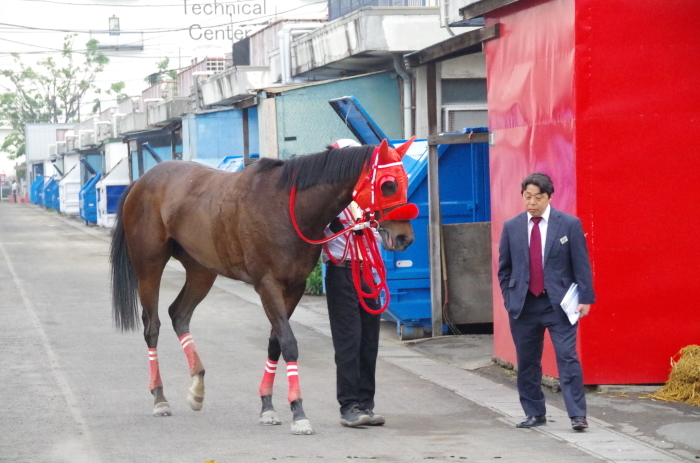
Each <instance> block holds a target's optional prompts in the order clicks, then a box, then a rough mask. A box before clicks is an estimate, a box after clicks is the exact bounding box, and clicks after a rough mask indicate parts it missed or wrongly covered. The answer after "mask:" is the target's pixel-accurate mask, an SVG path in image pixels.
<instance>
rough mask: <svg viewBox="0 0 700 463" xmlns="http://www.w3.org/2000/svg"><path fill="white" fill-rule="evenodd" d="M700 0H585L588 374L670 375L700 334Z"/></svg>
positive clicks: (582, 97) (582, 172) (581, 99)
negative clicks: (591, 274) (674, 360)
mask: <svg viewBox="0 0 700 463" xmlns="http://www.w3.org/2000/svg"><path fill="white" fill-rule="evenodd" d="M698 18H700V3H698V2H688V1H683V0H675V1H665V2H659V1H655V0H639V1H635V3H634V8H630V6H629V3H628V2H626V1H623V0H605V1H603V0H585V1H582V0H579V1H577V21H576V24H577V25H576V42H577V45H576V47H577V56H576V74H575V75H576V79H575V86H576V92H577V111H576V113H577V116H576V151H577V163H576V170H577V177H578V201H577V204H578V211H579V215H580V216H581V218H582V220H584V223H586V224H587V228H588V229H589V230H591V232H592V233H591V240H592V243H591V247H592V248H593V256H592V257H593V265H594V271H595V286H596V292H597V297H598V301H599V303H598V304H596V305H595V306H594V309H595V314H594V315H593V316H591V317H590V318H589V319H588V320H585V322H584V323H583V324H582V325H583V327H582V328H583V329H582V335H581V354H582V357H583V360H584V362H583V364H584V373H585V376H586V382H589V383H597V384H621V383H660V382H664V381H666V379H667V378H668V373H669V369H670V365H669V359H670V357H671V356H672V355H673V354H675V353H676V352H677V351H678V350H679V349H680V348H681V347H684V346H686V345H689V344H698V343H700V316H698V313H699V310H698V305H697V304H695V303H694V302H693V301H694V299H695V295H696V293H697V292H698V289H700V284H699V283H700V273H698V272H697V271H696V270H695V267H696V266H697V264H698V262H700V241H698V239H697V237H696V230H698V229H700V215H699V214H695V211H694V209H695V208H694V204H695V202H697V201H698V200H700V178H699V176H698V172H700V156H698V147H699V146H700V85H698V82H699V81H700V79H699V78H698V75H699V74H698V73H699V72H700V41H699V40H698V38H697V31H698V27H697V19H698Z"/></svg>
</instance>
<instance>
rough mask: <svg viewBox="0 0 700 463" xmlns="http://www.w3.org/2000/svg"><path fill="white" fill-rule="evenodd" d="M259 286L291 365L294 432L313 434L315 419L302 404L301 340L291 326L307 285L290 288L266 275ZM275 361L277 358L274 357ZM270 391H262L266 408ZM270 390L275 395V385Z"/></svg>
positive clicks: (290, 400) (285, 358)
mask: <svg viewBox="0 0 700 463" xmlns="http://www.w3.org/2000/svg"><path fill="white" fill-rule="evenodd" d="M256 289H257V291H258V294H260V299H261V301H262V303H263V307H264V308H265V313H266V314H267V317H268V319H269V320H270V323H271V324H272V331H273V334H274V335H275V337H276V338H277V340H278V341H279V347H280V350H281V354H282V357H283V358H284V361H285V362H286V364H287V380H288V382H289V394H288V395H287V400H288V401H289V404H290V406H291V409H292V414H293V417H292V426H291V429H292V434H313V433H314V430H313V428H312V427H311V422H310V421H309V420H308V418H306V415H305V414H304V407H303V406H302V397H301V388H300V387H299V370H298V367H297V359H298V357H299V350H298V348H297V340H296V338H295V337H294V333H293V332H292V327H291V326H290V325H289V317H290V315H291V313H292V312H293V310H294V307H296V303H297V302H298V301H299V298H301V294H303V288H301V290H300V291H299V290H298V288H294V289H293V291H290V290H289V289H286V288H284V287H283V285H282V284H280V283H279V282H277V281H276V280H274V279H272V278H266V279H263V281H262V282H261V284H260V285H257V286H256ZM273 353H274V352H273ZM278 356H279V354H278ZM271 360H274V357H273V358H272V359H271ZM266 373H267V372H266ZM263 381H264V378H263ZM267 391H268V390H265V391H261V396H262V397H263V411H264V408H265V401H266V399H265V396H264V395H262V393H263V392H267ZM269 392H270V394H265V395H270V396H271V393H272V387H271V385H270V388H269ZM269 400H270V404H269V405H270V407H272V401H271V397H270V398H269ZM272 410H274V408H272Z"/></svg>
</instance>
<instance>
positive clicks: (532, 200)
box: [523, 185, 552, 217]
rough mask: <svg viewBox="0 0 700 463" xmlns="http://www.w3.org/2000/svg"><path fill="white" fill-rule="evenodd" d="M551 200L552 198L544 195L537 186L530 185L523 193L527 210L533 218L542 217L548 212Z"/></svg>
mask: <svg viewBox="0 0 700 463" xmlns="http://www.w3.org/2000/svg"><path fill="white" fill-rule="evenodd" d="M551 200H552V197H551V196H549V195H548V194H547V193H542V192H541V191H540V187H538V186H535V185H528V186H527V188H525V191H524V192H523V204H525V210H526V211H528V212H529V213H530V215H532V216H533V217H542V214H544V211H545V210H547V206H549V202H550V201H551Z"/></svg>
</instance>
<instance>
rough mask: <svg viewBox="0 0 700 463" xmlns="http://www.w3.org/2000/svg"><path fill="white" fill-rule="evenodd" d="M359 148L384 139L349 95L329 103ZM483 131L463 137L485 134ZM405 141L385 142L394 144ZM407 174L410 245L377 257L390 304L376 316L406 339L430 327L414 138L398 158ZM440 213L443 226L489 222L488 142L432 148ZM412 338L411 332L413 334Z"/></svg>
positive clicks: (423, 170)
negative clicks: (411, 206) (413, 211)
mask: <svg viewBox="0 0 700 463" xmlns="http://www.w3.org/2000/svg"><path fill="white" fill-rule="evenodd" d="M329 103H330V105H331V106H332V107H333V109H334V110H335V111H336V113H338V115H339V116H340V117H341V119H343V121H344V122H345V123H346V125H347V126H348V128H349V129H350V131H351V132H352V133H353V135H355V137H356V138H357V139H358V140H359V141H360V143H363V144H378V143H380V142H381V140H382V137H383V136H384V134H383V132H382V130H381V129H380V128H379V127H378V126H377V124H376V122H375V121H374V120H373V119H372V118H371V117H370V116H369V114H368V113H367V112H366V111H365V110H364V108H362V106H361V105H360V103H359V102H358V101H357V100H356V99H355V98H353V97H343V98H338V99H335V100H331V101H329ZM487 131H488V129H487V128H486V127H479V128H473V129H471V128H470V129H465V131H464V133H469V132H487ZM404 141H405V140H389V143H391V144H392V145H393V146H399V145H400V144H401V143H403V142H404ZM403 165H404V169H405V170H406V174H407V175H408V202H410V203H415V204H416V205H417V206H418V208H419V209H420V214H419V215H418V217H417V218H416V219H415V220H413V221H411V224H412V225H413V232H414V234H415V241H414V242H413V244H412V245H411V246H409V248H408V249H407V250H406V251H402V252H389V251H385V250H384V249H382V251H381V254H382V258H383V259H384V264H385V266H386V269H387V284H388V286H389V293H390V296H391V301H390V305H389V308H388V309H387V310H386V312H384V314H383V315H382V317H383V318H384V319H385V320H392V321H395V322H396V328H397V332H398V334H399V336H401V337H410V336H412V333H411V332H412V331H420V334H421V335H422V331H423V327H428V326H431V325H432V314H431V297H430V253H429V241H428V222H429V219H428V213H429V211H428V142H427V140H416V141H415V142H414V143H413V145H412V146H411V148H410V149H409V151H408V153H407V154H406V155H405V156H404V158H403ZM438 171H439V184H440V211H441V214H442V223H443V225H448V224H456V223H471V222H489V221H490V220H491V195H490V185H489V151H488V143H467V144H460V145H441V146H438ZM416 334H417V333H416Z"/></svg>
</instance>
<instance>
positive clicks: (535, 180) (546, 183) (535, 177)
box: [520, 172, 554, 198]
mask: <svg viewBox="0 0 700 463" xmlns="http://www.w3.org/2000/svg"><path fill="white" fill-rule="evenodd" d="M528 185H535V186H536V187H539V189H540V192H542V193H547V196H549V197H550V198H551V197H552V193H554V184H553V183H552V179H551V178H549V175H547V174H543V173H541V172H535V173H534V174H530V175H528V176H527V177H525V180H523V183H522V184H520V194H521V195H522V194H523V193H525V188H527V186H528Z"/></svg>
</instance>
